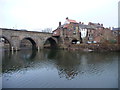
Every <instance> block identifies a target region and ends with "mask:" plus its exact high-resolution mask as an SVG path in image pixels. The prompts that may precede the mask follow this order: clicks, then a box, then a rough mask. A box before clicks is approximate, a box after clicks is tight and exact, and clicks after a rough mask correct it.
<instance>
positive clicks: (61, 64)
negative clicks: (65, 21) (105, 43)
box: [2, 50, 118, 88]
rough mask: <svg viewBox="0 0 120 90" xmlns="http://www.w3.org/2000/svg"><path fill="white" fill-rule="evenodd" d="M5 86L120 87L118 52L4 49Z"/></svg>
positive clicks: (3, 81) (3, 82)
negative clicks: (10, 50)
mask: <svg viewBox="0 0 120 90" xmlns="http://www.w3.org/2000/svg"><path fill="white" fill-rule="evenodd" d="M2 72H3V74H2V87H3V88H118V52H101V53H100V52H80V51H63V50H41V51H39V52H38V51H32V50H21V51H19V52H13V53H12V52H9V51H2Z"/></svg>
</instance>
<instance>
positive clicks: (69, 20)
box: [67, 19, 77, 23]
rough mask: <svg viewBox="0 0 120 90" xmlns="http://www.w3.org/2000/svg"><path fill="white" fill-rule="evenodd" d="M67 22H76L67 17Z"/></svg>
mask: <svg viewBox="0 0 120 90" xmlns="http://www.w3.org/2000/svg"><path fill="white" fill-rule="evenodd" d="M67 21H68V22H71V23H77V22H76V21H75V20H71V19H67Z"/></svg>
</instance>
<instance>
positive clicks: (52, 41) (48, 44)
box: [44, 37, 58, 48]
mask: <svg viewBox="0 0 120 90" xmlns="http://www.w3.org/2000/svg"><path fill="white" fill-rule="evenodd" d="M57 47H58V42H57V39H56V38H54V37H49V38H47V39H46V40H45V43H44V48H57Z"/></svg>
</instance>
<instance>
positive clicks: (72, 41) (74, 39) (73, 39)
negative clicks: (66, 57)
mask: <svg viewBox="0 0 120 90" xmlns="http://www.w3.org/2000/svg"><path fill="white" fill-rule="evenodd" d="M78 41H79V40H77V39H76V38H72V39H71V41H70V42H71V44H77V42H78Z"/></svg>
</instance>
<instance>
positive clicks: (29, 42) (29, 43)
mask: <svg viewBox="0 0 120 90" xmlns="http://www.w3.org/2000/svg"><path fill="white" fill-rule="evenodd" d="M20 48H21V49H26V48H29V49H30V48H31V49H37V44H36V42H35V40H34V39H32V38H31V37H24V38H23V39H21V41H20Z"/></svg>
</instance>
